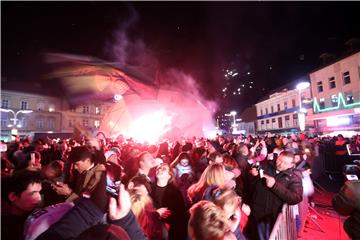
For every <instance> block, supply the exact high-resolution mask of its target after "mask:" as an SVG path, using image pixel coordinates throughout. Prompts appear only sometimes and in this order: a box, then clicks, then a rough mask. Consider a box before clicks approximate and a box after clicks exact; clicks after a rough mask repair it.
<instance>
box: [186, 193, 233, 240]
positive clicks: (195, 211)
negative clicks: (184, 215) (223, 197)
mask: <svg viewBox="0 0 360 240" xmlns="http://www.w3.org/2000/svg"><path fill="white" fill-rule="evenodd" d="M189 212H190V219H189V223H188V232H189V237H190V239H192V240H223V239H236V238H235V236H234V234H232V233H231V232H230V231H229V230H230V229H229V225H228V223H227V219H226V216H225V213H224V211H222V209H221V208H220V207H218V206H216V205H215V204H214V203H213V202H210V201H205V200H202V201H200V202H198V203H196V204H194V205H193V206H192V207H191V208H190V210H189Z"/></svg>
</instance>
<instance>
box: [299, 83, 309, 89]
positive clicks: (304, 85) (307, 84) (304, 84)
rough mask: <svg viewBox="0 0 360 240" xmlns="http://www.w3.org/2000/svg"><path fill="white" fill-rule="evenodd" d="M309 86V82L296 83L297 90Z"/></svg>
mask: <svg viewBox="0 0 360 240" xmlns="http://www.w3.org/2000/svg"><path fill="white" fill-rule="evenodd" d="M309 86H310V83H309V82H301V83H298V84H297V85H296V89H297V90H304V89H306V88H308V87H309Z"/></svg>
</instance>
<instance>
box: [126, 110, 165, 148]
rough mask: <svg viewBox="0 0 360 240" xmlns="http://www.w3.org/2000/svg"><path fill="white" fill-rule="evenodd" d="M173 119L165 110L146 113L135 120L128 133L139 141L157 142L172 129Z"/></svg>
mask: <svg viewBox="0 0 360 240" xmlns="http://www.w3.org/2000/svg"><path fill="white" fill-rule="evenodd" d="M171 121H172V117H171V116H169V115H167V114H166V113H165V111H163V110H159V111H157V112H153V113H149V114H145V115H142V116H141V117H139V118H138V119H136V120H135V121H134V123H133V124H132V125H131V127H130V129H129V132H127V133H126V135H128V136H132V137H133V138H134V139H136V140H137V141H139V142H149V143H156V142H157V141H158V140H159V138H160V137H161V136H162V135H163V134H164V133H166V132H167V131H168V130H169V129H170V124H171Z"/></svg>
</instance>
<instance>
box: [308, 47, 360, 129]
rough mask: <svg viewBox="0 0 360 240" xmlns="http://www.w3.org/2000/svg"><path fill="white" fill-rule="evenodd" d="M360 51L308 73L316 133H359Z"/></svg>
mask: <svg viewBox="0 0 360 240" xmlns="http://www.w3.org/2000/svg"><path fill="white" fill-rule="evenodd" d="M359 76H360V52H358V53H356V54H353V55H351V56H348V57H345V58H342V59H340V60H338V61H337V62H334V63H333V64H330V65H328V66H326V67H323V68H321V69H319V70H317V71H315V72H312V73H311V74H310V80H311V90H312V95H313V111H314V115H313V116H312V120H314V121H315V129H316V130H315V131H316V132H317V133H319V134H335V133H336V134H338V133H342V134H345V135H350V134H353V133H360V77H359Z"/></svg>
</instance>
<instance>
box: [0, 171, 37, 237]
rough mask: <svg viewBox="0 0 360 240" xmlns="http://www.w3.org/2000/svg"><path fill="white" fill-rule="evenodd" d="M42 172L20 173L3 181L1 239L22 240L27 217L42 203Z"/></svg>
mask: <svg viewBox="0 0 360 240" xmlns="http://www.w3.org/2000/svg"><path fill="white" fill-rule="evenodd" d="M41 181H42V177H41V174H40V172H37V171H28V170H24V171H20V172H17V173H16V174H14V175H13V176H12V177H7V178H4V179H2V181H1V185H2V196H1V198H2V201H1V205H2V206H1V228H2V231H1V238H2V239H12V240H13V239H14V240H16V239H22V238H23V227H24V223H25V220H26V218H27V216H28V215H29V214H30V213H31V211H33V210H34V209H35V208H36V207H37V206H38V205H39V204H40V202H41V195H40V191H41Z"/></svg>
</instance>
